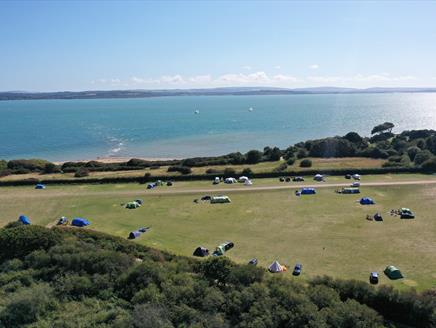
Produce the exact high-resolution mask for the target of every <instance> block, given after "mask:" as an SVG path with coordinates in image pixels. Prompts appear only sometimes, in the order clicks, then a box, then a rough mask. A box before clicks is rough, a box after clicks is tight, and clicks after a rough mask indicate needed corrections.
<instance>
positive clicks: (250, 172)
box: [242, 167, 253, 178]
mask: <svg viewBox="0 0 436 328" xmlns="http://www.w3.org/2000/svg"><path fill="white" fill-rule="evenodd" d="M242 175H245V176H246V177H249V178H250V177H252V176H253V170H252V169H250V168H249V167H246V168H245V169H243V170H242Z"/></svg>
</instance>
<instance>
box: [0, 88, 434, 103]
mask: <svg viewBox="0 0 436 328" xmlns="http://www.w3.org/2000/svg"><path fill="white" fill-rule="evenodd" d="M433 92H436V88H366V89H357V88H340V87H315V88H296V89H285V88H273V87H227V88H211V89H162V90H110V91H101V90H100V91H99V90H89V91H58V92H26V91H5V92H0V100H3V101H5V100H48V99H110V98H152V97H153V98H154V97H174V96H253V95H263V96H267V95H299V94H305V95H307V94H362V93H368V94H371V93H433Z"/></svg>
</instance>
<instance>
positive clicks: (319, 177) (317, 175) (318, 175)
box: [313, 174, 324, 181]
mask: <svg viewBox="0 0 436 328" xmlns="http://www.w3.org/2000/svg"><path fill="white" fill-rule="evenodd" d="M313 180H315V181H323V180H324V176H323V175H322V174H316V175H315V176H314V177H313Z"/></svg>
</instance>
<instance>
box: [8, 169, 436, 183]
mask: <svg viewBox="0 0 436 328" xmlns="http://www.w3.org/2000/svg"><path fill="white" fill-rule="evenodd" d="M318 173H319V174H323V175H330V176H340V175H345V174H354V173H358V174H372V175H376V174H388V173H424V174H431V173H433V172H428V171H426V170H424V169H422V168H416V167H410V168H369V169H334V170H306V171H288V172H263V173H252V174H249V177H250V178H257V179H262V178H278V177H283V176H313V175H315V174H318ZM239 175H241V173H236V174H234V176H239ZM215 177H220V178H221V177H225V176H224V175H223V174H189V175H155V176H152V175H150V176H143V177H141V176H138V177H104V178H71V179H44V178H43V175H41V179H37V178H30V179H23V180H9V181H0V187H7V186H29V185H34V184H36V183H43V184H47V185H48V184H50V185H53V184H113V183H135V182H136V183H147V182H153V181H156V180H163V181H168V180H171V181H201V180H203V181H204V180H213V179H214V178H215Z"/></svg>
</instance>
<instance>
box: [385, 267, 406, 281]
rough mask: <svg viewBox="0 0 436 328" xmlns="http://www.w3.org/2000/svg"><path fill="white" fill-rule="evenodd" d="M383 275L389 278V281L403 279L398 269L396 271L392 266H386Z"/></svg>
mask: <svg viewBox="0 0 436 328" xmlns="http://www.w3.org/2000/svg"><path fill="white" fill-rule="evenodd" d="M384 273H385V275H387V276H388V277H389V279H401V278H404V277H403V274H402V273H401V271H400V270H399V269H397V268H396V267H394V266H393V265H389V266H387V267H386V269H385V271H384Z"/></svg>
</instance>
